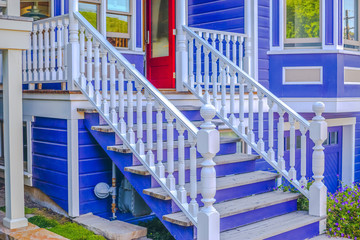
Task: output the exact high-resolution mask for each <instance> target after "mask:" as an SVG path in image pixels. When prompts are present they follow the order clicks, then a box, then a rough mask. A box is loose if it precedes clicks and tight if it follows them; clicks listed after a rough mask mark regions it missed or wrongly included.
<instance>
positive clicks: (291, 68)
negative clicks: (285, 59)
mask: <svg viewBox="0 0 360 240" xmlns="http://www.w3.org/2000/svg"><path fill="white" fill-rule="evenodd" d="M314 69H318V70H320V81H319V82H307V81H299V82H287V81H286V74H285V72H286V70H304V71H306V70H314ZM282 84H283V85H309V84H310V85H321V84H323V67H322V66H301V67H283V68H282Z"/></svg>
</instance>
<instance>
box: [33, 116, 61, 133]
mask: <svg viewBox="0 0 360 240" xmlns="http://www.w3.org/2000/svg"><path fill="white" fill-rule="evenodd" d="M33 126H34V127H43V128H55V129H65V130H66V129H67V120H66V119H56V118H43V117H36V118H35V121H34V123H33Z"/></svg>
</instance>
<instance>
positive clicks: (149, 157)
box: [146, 91, 155, 167]
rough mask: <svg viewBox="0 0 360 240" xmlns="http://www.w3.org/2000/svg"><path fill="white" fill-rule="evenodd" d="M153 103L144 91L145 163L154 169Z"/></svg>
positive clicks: (148, 94)
mask: <svg viewBox="0 0 360 240" xmlns="http://www.w3.org/2000/svg"><path fill="white" fill-rule="evenodd" d="M152 114H153V102H152V96H151V94H150V93H149V92H147V91H146V162H147V164H149V167H154V166H155V165H154V153H153V152H152V149H153V117H152Z"/></svg>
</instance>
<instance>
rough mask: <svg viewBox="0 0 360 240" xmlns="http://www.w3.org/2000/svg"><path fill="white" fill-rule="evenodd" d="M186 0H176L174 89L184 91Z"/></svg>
mask: <svg viewBox="0 0 360 240" xmlns="http://www.w3.org/2000/svg"><path fill="white" fill-rule="evenodd" d="M186 2H187V1H186V0H176V91H184V85H183V82H187V78H188V52H187V49H186V46H187V44H186V41H187V40H186V35H185V32H184V31H183V29H182V26H183V25H186V17H187V16H186Z"/></svg>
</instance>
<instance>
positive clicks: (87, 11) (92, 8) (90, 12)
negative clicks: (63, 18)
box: [79, 3, 98, 28]
mask: <svg viewBox="0 0 360 240" xmlns="http://www.w3.org/2000/svg"><path fill="white" fill-rule="evenodd" d="M79 12H80V13H81V15H83V17H84V18H85V19H86V20H87V21H88V22H89V23H90V24H91V25H92V26H93V27H94V28H97V12H98V11H97V5H95V4H89V3H79Z"/></svg>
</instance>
